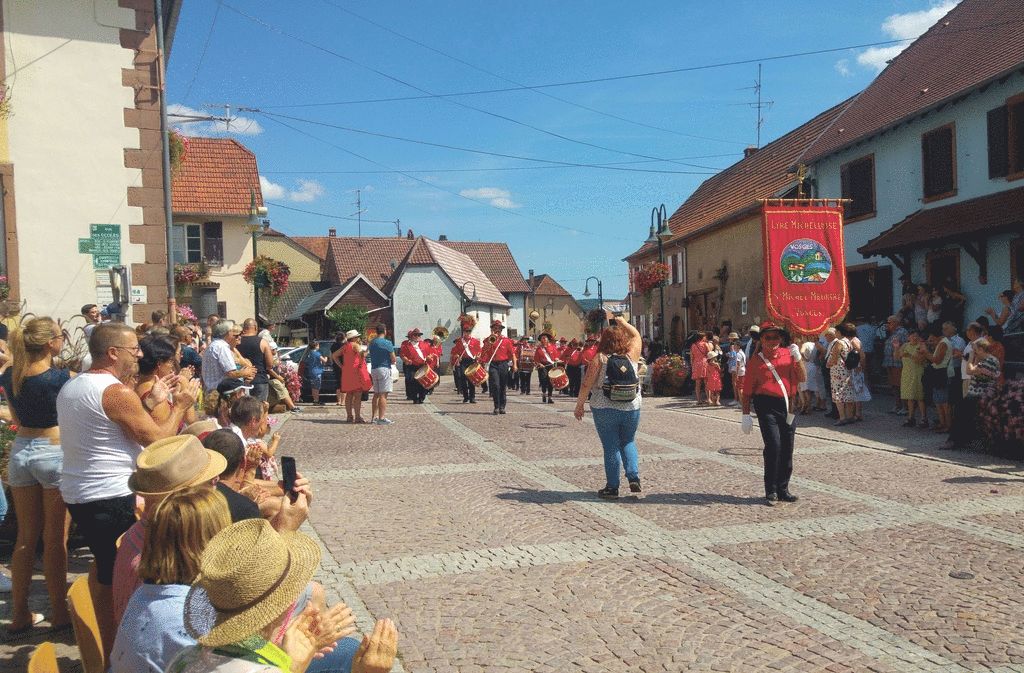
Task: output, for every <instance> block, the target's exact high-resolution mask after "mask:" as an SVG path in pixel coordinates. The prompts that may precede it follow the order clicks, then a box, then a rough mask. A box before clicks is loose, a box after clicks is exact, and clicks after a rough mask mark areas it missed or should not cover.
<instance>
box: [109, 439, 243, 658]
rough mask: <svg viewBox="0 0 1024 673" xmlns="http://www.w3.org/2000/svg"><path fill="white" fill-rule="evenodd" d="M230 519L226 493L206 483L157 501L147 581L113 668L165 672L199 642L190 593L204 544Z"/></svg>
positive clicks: (137, 594) (144, 567)
mask: <svg viewBox="0 0 1024 673" xmlns="http://www.w3.org/2000/svg"><path fill="white" fill-rule="evenodd" d="M193 440H194V438H193ZM196 444H198V441H196ZM199 451H200V452H201V451H202V448H199ZM217 458H220V460H221V461H222V462H223V458H221V456H219V455H218V456H217ZM140 523H141V522H140ZM230 525H231V516H230V514H229V513H228V505H227V502H226V501H225V500H224V496H222V495H221V494H220V493H218V492H217V491H215V490H213V489H211V488H208V487H205V486H195V487H190V488H182V489H179V490H177V491H175V492H173V493H171V494H169V495H167V497H166V498H165V499H164V500H163V501H162V502H161V503H160V504H159V505H158V506H157V507H156V509H155V511H153V512H152V514H151V516H150V519H149V522H148V524H147V525H146V527H145V545H144V546H142V551H141V559H140V561H139V563H138V578H139V579H140V580H141V582H138V583H137V588H136V590H135V591H134V592H133V593H132V594H131V600H129V601H128V602H127V608H126V609H125V612H124V619H123V620H122V621H121V622H120V627H119V628H118V630H117V637H116V638H115V639H114V647H113V649H112V651H111V655H110V673H163V671H164V669H166V668H167V665H168V664H169V663H170V662H171V659H173V658H174V657H175V655H177V654H178V652H180V651H181V650H183V649H185V648H186V647H191V646H193V645H195V644H196V641H195V639H194V638H192V637H191V636H190V635H189V634H188V632H187V631H186V630H185V597H186V596H187V595H188V592H189V589H190V588H191V587H190V585H191V584H192V583H193V582H194V581H195V579H196V575H198V574H199V558H200V555H201V554H202V552H203V549H205V548H206V545H207V544H208V543H209V542H210V540H212V539H213V537H214V536H215V535H216V534H217V533H219V532H220V531H221V530H223V529H225V528H227V527H228V526H230ZM122 549H123V547H122Z"/></svg>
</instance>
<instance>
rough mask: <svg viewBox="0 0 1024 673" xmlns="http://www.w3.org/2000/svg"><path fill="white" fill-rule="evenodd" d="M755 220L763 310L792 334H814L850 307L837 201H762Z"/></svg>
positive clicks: (840, 217)
mask: <svg viewBox="0 0 1024 673" xmlns="http://www.w3.org/2000/svg"><path fill="white" fill-rule="evenodd" d="M761 222H762V239H763V240H764V293H765V306H766V307H767V308H768V313H769V315H770V316H771V317H772V318H773V319H774V320H775V321H776V322H777V323H779V324H780V325H781V324H785V325H786V326H788V327H789V329H790V330H792V331H793V332H795V333H799V334H804V335H808V336H810V335H815V336H816V335H818V334H820V333H821V332H823V331H824V330H825V329H827V328H828V327H830V326H832V325H834V324H835V323H836V322H837V321H838V320H839V319H840V318H842V317H843V316H844V315H846V312H847V311H848V310H849V307H850V294H849V289H848V288H847V286H846V260H845V257H844V254H843V209H842V206H841V204H837V202H836V201H835V200H832V201H824V200H823V201H822V202H820V203H818V202H815V201H809V200H799V201H790V200H771V201H766V202H765V203H764V206H763V207H762V218H761Z"/></svg>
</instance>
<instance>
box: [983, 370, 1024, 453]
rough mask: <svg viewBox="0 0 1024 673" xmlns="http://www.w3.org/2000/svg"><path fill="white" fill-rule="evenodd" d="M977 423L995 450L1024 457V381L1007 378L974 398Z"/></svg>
mask: <svg viewBox="0 0 1024 673" xmlns="http://www.w3.org/2000/svg"><path fill="white" fill-rule="evenodd" d="M978 424H979V425H980V427H981V432H982V434H983V435H984V436H985V439H986V440H987V442H988V443H989V445H990V446H992V447H993V448H995V449H1000V450H1005V449H1008V450H1010V451H1011V452H1012V453H1013V455H1012V456H1011V457H1012V458H1014V459H1016V460H1021V459H1024V381H1022V380H1016V381H1007V382H1006V384H1005V385H1004V386H1003V387H1002V388H997V389H996V390H994V391H992V392H990V393H989V394H987V395H985V396H984V397H982V398H981V399H980V400H979V401H978Z"/></svg>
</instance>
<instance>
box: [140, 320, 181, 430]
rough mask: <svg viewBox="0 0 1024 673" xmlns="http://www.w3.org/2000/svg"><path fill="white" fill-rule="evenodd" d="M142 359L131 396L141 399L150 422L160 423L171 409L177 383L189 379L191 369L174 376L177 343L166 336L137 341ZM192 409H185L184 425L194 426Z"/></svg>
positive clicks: (176, 361)
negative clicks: (151, 419)
mask: <svg viewBox="0 0 1024 673" xmlns="http://www.w3.org/2000/svg"><path fill="white" fill-rule="evenodd" d="M139 348H141V349H142V357H141V358H139V377H138V380H137V382H136V384H135V393H136V394H137V395H138V396H139V399H140V400H142V406H143V407H145V408H146V411H147V412H149V415H150V416H152V417H153V419H154V420H156V421H157V422H160V421H162V420H164V419H165V418H167V416H168V415H169V414H170V413H171V409H173V408H174V391H175V390H176V389H177V387H178V385H179V380H186V381H188V380H191V379H192V378H193V376H192V374H193V371H192V369H190V368H188V367H186V368H185V369H182V370H181V373H180V375H179V374H178V373H177V369H178V358H179V352H178V349H179V344H178V341H177V340H176V339H173V338H171V337H167V336H148V337H145V338H144V339H142V340H141V341H139ZM195 421H196V411H195V406H194V405H190V406H189V407H188V409H186V410H185V418H184V419H183V421H182V423H184V424H185V425H187V424H189V423H195Z"/></svg>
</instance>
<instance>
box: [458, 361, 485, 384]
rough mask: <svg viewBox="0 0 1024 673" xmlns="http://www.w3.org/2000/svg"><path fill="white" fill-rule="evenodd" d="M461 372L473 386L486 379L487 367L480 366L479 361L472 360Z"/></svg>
mask: <svg viewBox="0 0 1024 673" xmlns="http://www.w3.org/2000/svg"><path fill="white" fill-rule="evenodd" d="M463 373H464V374H465V375H466V380H467V381H469V382H470V384H472V385H474V386H478V385H480V384H482V383H485V382H486V381H487V368H486V367H484V366H482V365H481V364H480V363H479V362H474V363H473V364H471V365H469V366H468V367H466V369H465V371H464V372H463Z"/></svg>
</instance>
